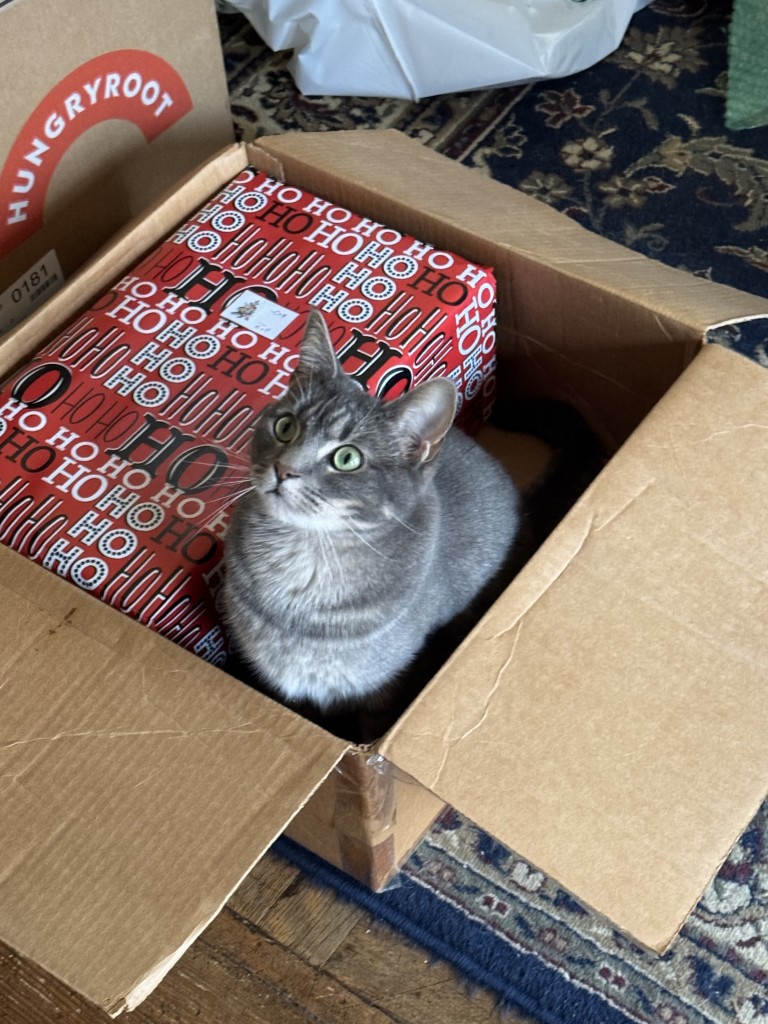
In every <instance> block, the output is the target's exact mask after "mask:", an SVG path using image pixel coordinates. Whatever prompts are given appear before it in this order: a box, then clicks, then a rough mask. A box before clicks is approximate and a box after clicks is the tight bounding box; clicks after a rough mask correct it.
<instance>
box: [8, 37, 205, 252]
mask: <svg viewBox="0 0 768 1024" xmlns="http://www.w3.org/2000/svg"><path fill="white" fill-rule="evenodd" d="M191 109H192V97H191V96H190V94H189V90H188V89H187V87H186V85H185V84H184V82H183V81H182V79H181V76H180V75H179V73H178V72H177V71H176V70H175V68H173V67H172V66H171V65H170V64H169V63H168V62H167V61H165V60H163V59H162V58H161V57H158V56H156V55H155V54H153V53H148V52H147V51H145V50H113V51H112V52H111V53H103V54H100V55H99V56H98V57H94V58H93V59H92V60H89V61H86V63H85V64H81V65H80V67H78V68H75V70H74V71H72V72H70V74H68V75H67V76H66V77H65V78H63V79H62V80H61V81H60V82H59V83H58V85H56V86H55V87H54V88H53V89H51V91H50V92H49V93H48V95H47V96H46V97H45V98H44V99H43V100H42V101H41V102H40V103H39V104H38V105H37V107H36V108H35V110H34V111H33V112H32V114H31V115H30V117H29V118H28V119H27V121H26V123H25V124H24V126H23V128H22V129H21V131H20V132H19V135H18V137H17V139H16V142H15V143H14V145H13V147H12V148H11V151H10V153H9V154H8V159H7V160H6V161H5V165H4V167H3V170H2V174H0V259H1V258H2V257H3V256H6V255H7V254H8V253H9V252H11V251H12V250H13V249H15V248H16V246H17V245H19V244H20V243H21V242H22V241H23V240H24V239H25V238H28V237H29V236H30V235H33V234H34V233H35V232H36V231H38V230H39V229H40V228H41V227H42V226H43V211H44V208H45V197H46V193H47V191H48V186H49V184H50V182H51V178H52V177H53V173H54V171H55V170H56V167H57V166H58V164H59V161H60V160H61V158H62V156H63V155H64V153H66V151H67V150H68V149H69V147H70V146H71V145H72V144H73V142H75V141H76V140H77V139H78V138H80V136H81V135H83V133H84V132H86V131H88V129H89V128H92V127H93V126H94V125H97V124H100V123H101V122H102V121H109V120H121V121H130V122H132V123H133V124H135V125H136V126H137V127H138V128H139V129H140V130H141V132H142V133H143V135H144V137H145V138H146V140H147V142H151V141H152V139H154V138H156V137H157V136H158V135H161V134H162V133H163V132H164V131H166V130H167V129H168V128H170V126H171V125H172V124H174V123H175V122H176V121H178V120H180V118H182V117H183V116H184V115H185V114H187V113H189V111H190V110H191Z"/></svg>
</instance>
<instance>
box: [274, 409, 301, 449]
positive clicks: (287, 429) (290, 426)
mask: <svg viewBox="0 0 768 1024" xmlns="http://www.w3.org/2000/svg"><path fill="white" fill-rule="evenodd" d="M272 429H273V430H274V432H275V437H276V438H277V440H278V441H282V443H283V444H288V442H289V441H293V440H294V439H295V438H296V437H297V435H298V433H299V421H298V420H297V419H296V417H295V416H293V415H292V414H291V413H286V414H285V415H284V416H279V417H278V418H277V419H276V420H275V425H274V427H273V428H272Z"/></svg>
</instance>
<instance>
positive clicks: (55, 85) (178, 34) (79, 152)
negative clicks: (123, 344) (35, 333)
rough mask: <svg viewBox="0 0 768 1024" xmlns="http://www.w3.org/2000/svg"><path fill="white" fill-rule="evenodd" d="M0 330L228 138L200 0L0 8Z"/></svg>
mask: <svg viewBox="0 0 768 1024" xmlns="http://www.w3.org/2000/svg"><path fill="white" fill-rule="evenodd" d="M0 38H2V40H3V61H2V69H1V70H0V85H2V94H3V103H4V106H3V119H2V124H0V334H1V333H2V332H3V331H6V330H8V329H9V328H10V327H12V326H13V325H14V324H15V323H18V322H19V321H20V320H21V319H23V317H24V316H26V315H27V314H28V313H29V312H30V311H31V310H32V309H33V308H34V307H35V306H36V305H39V304H40V303H41V302H42V301H44V300H45V299H46V298H47V297H48V296H49V295H50V294H52V292H53V291H54V290H55V289H56V288H57V287H59V286H60V285H61V283H62V281H63V280H65V279H66V278H67V277H69V275H70V274H72V272H73V271H75V270H76V269H77V268H78V267H79V266H81V265H82V263H83V262H84V261H85V260H86V259H87V258H88V257H90V256H91V255H92V254H93V253H94V252H95V251H96V249H97V248H98V247H99V246H100V245H102V244H103V243H104V242H106V241H107V239H109V238H110V237H111V236H112V235H113V234H114V233H115V231H116V230H117V229H118V228H119V227H121V226H122V225H123V224H125V223H126V222H127V221H128V220H129V219H130V218H131V217H133V216H135V215H136V214H138V213H139V211H140V210H142V209H143V208H144V207H145V206H147V205H148V204H149V203H151V202H153V201H154V200H156V199H157V198H158V197H159V196H160V195H162V193H163V192H164V191H166V190H167V189H168V188H170V187H171V186H172V185H173V184H174V183H175V182H176V181H178V179H179V178H180V177H181V176H182V175H183V174H186V173H187V172H188V171H190V170H192V168H194V167H196V166H197V165H198V164H199V163H200V162H201V161H202V160H203V159H205V158H206V157H208V156H210V155H211V154H212V153H214V152H216V151H217V150H219V149H220V148H221V147H222V146H224V145H226V144H227V143H228V142H231V141H232V139H233V132H232V126H231V118H230V116H229V97H228V93H227V86H226V80H225V76H224V67H223V60H222V55H221V44H220V41H219V34H218V27H217V22H216V15H215V9H214V5H213V0H170V2H168V3H164V4H163V5H162V7H159V6H158V5H157V4H153V3H151V2H149V0H121V2H120V3H117V4H116V3H111V2H110V0H79V2H78V3H77V4H76V5H71V7H70V8H68V9H67V11H66V12H65V11H63V9H62V7H61V4H58V3H56V0H11V2H10V3H6V4H3V5H0Z"/></svg>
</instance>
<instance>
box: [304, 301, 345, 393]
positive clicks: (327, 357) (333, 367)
mask: <svg viewBox="0 0 768 1024" xmlns="http://www.w3.org/2000/svg"><path fill="white" fill-rule="evenodd" d="M296 373H297V374H298V376H299V377H304V378H305V379H308V378H310V377H320V378H324V379H325V380H330V379H331V378H332V377H335V376H336V374H338V373H341V367H340V365H339V361H338V359H337V358H336V353H335V352H334V350H333V344H332V342H331V336H330V334H329V333H328V328H327V326H326V323H325V320H324V319H323V317H322V315H321V314H320V313H318V311H317V310H316V309H313V310H312V311H311V312H310V314H309V318H308V319H307V326H306V327H305V329H304V337H303V338H302V339H301V347H300V349H299V365H298V367H297V369H296Z"/></svg>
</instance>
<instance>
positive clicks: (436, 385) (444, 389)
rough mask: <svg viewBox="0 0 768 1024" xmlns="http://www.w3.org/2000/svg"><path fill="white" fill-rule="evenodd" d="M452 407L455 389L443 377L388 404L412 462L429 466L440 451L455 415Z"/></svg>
mask: <svg viewBox="0 0 768 1024" xmlns="http://www.w3.org/2000/svg"><path fill="white" fill-rule="evenodd" d="M456 404H457V396H456V388H455V387H454V385H453V383H452V381H450V380H448V379H447V378H446V377H437V378H435V379H433V380H428V381H426V382H425V383H424V384H420V385H419V386H418V387H417V388H414V389H413V391H408V392H406V393H405V394H404V395H402V396H401V397H400V398H396V399H395V400H394V401H393V402H390V404H389V408H390V410H391V414H392V415H393V416H394V418H395V422H396V423H397V425H398V427H399V428H400V430H401V431H402V432H403V435H404V436H405V438H406V443H407V445H408V454H409V457H410V458H411V459H412V460H413V461H414V462H416V463H427V462H431V461H432V460H433V459H434V457H435V456H436V455H437V453H438V452H439V451H440V446H441V445H442V443H443V439H444V438H445V435H446V434H447V433H448V430H449V429H450V426H451V424H452V423H453V418H454V416H455V415H456Z"/></svg>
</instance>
